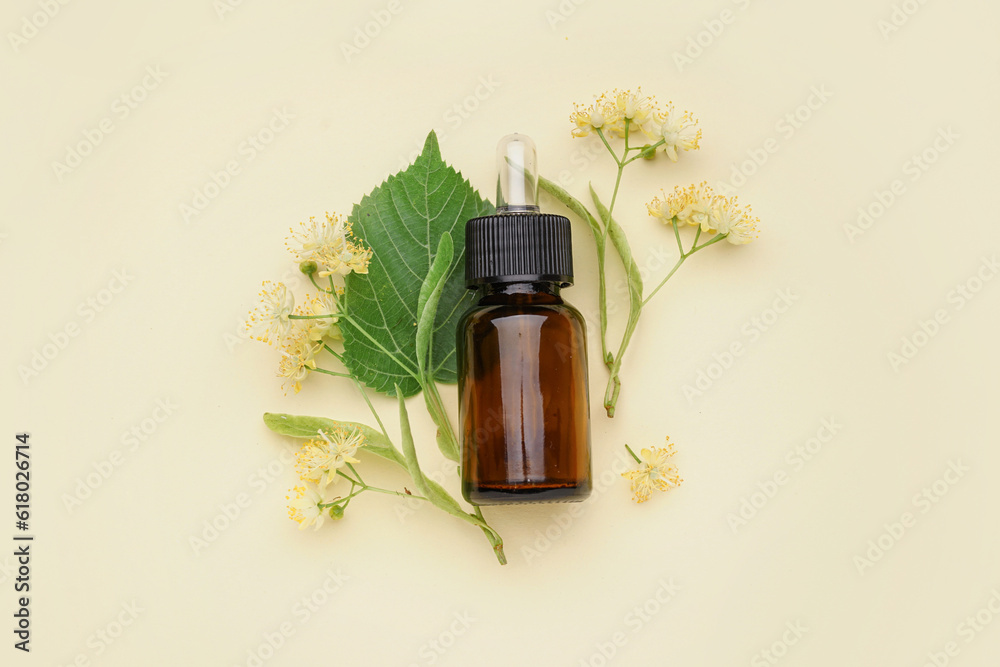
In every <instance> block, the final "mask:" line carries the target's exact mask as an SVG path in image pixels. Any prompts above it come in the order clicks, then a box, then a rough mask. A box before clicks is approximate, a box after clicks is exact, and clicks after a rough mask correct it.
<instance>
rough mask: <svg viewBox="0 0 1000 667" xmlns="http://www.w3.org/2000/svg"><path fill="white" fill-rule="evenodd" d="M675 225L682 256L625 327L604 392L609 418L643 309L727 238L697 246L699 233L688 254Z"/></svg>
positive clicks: (612, 413) (643, 301) (719, 236)
mask: <svg viewBox="0 0 1000 667" xmlns="http://www.w3.org/2000/svg"><path fill="white" fill-rule="evenodd" d="M673 223H674V224H673V227H674V234H675V236H676V238H677V243H678V248H680V249H681V255H680V257H678V258H677V263H676V264H674V268H672V269H670V272H669V273H668V274H667V275H666V276H665V277H664V278H663V280H661V281H660V284H658V285H657V286H656V287H655V288H654V289H653V291H652V292H650V293H649V296H647V297H646V298H645V299H643V300H642V303H641V304H639V308H638V309H637V311H636V312H635V316H634V317H630V318H629V321H628V323H627V324H626V326H625V334H624V336H622V343H621V345H620V346H619V348H618V354H617V355H615V363H614V365H613V367H612V368H611V378H610V379H609V380H608V385H607V388H606V390H605V392H604V407H605V409H606V410H607V412H608V416H609V417H614V414H615V405H616V404H617V403H618V394H619V393H620V392H621V378H620V377H619V371H620V370H621V362H622V358H623V357H624V356H625V350H627V349H628V346H629V343H630V342H631V341H632V334H633V333H635V328H636V326H637V325H638V323H639V317H640V316H641V315H642V308H643V307H644V306H645V305H646V304H647V303H649V300H650V299H652V298H653V297H654V296H655V295H656V293H657V292H659V291H660V288H662V287H663V286H664V285H666V284H667V281H668V280H670V278H671V277H673V275H674V274H675V273H676V272H677V269H679V268H680V267H681V265H682V264H684V262H685V261H687V258H688V257H690V256H691V255H693V254H694V253H696V252H698V251H699V250H702V249H704V248H707V247H708V246H710V245H712V244H713V243H718V242H719V241H721V240H722V239H724V238H726V234H717V235H716V236H714V237H713V238H712V239H711V240H709V241H706V242H705V243H703V244H701V245H695V244H696V243H697V241H698V237H699V236H700V233H698V234H695V239H694V241H693V242H692V243H691V248H690V249H689V250H688V251H687V252H684V249H683V246H682V245H681V241H680V232H679V231H678V230H677V220H676V219H674V221H673ZM700 230H701V228H700V227H699V232H700Z"/></svg>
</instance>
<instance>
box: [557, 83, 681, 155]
mask: <svg viewBox="0 0 1000 667" xmlns="http://www.w3.org/2000/svg"><path fill="white" fill-rule="evenodd" d="M570 121H572V122H573V124H574V125H576V128H575V129H574V130H573V136H574V137H586V136H587V135H589V134H590V133H591V132H594V133H596V134H598V135H600V136H601V138H602V139H603V138H604V136H605V134H609V135H611V136H616V137H627V135H628V134H629V133H631V132H642V133H643V134H644V135H646V137H648V138H649V139H651V140H654V141H656V143H655V144H651V145H649V146H648V147H646V148H645V149H644V153H648V152H649V151H652V150H655V149H656V148H658V147H659V146H663V149H664V152H665V153H666V154H667V157H669V158H670V159H671V160H672V161H673V162H677V151H690V150H695V149H697V148H698V142H699V141H700V140H701V130H700V129H698V121H696V120H695V119H694V116H693V115H691V113H690V112H687V111H685V112H683V113H680V112H677V111H676V110H675V109H674V105H673V103H669V102H668V103H667V105H666V106H665V107H664V108H662V109H661V108H660V107H659V105H658V104H657V102H656V100H655V99H654V98H653V97H652V96H647V95H644V94H643V92H642V89H641V88H636V90H635V92H632V91H631V90H625V91H619V90H614V91H612V92H610V93H604V94H602V95H601V96H600V97H598V98H597V100H596V101H595V102H594V103H593V104H592V105H590V106H589V107H585V106H583V105H580V104H577V105H575V110H574V111H573V113H572V114H570ZM648 154H649V155H652V153H648Z"/></svg>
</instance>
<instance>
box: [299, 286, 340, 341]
mask: <svg viewBox="0 0 1000 667" xmlns="http://www.w3.org/2000/svg"><path fill="white" fill-rule="evenodd" d="M336 312H337V305H336V303H335V302H334V300H333V295H332V294H330V293H329V292H321V293H320V295H319V296H307V297H306V302H305V303H304V304H303V308H302V312H301V314H302V315H331V314H333V313H336ZM338 320H339V318H338V317H320V318H316V319H311V320H302V321H303V322H306V323H307V324H306V326H307V327H308V336H309V340H311V341H315V342H317V343H322V341H323V339H324V338H335V339H338V340H339V339H340V338H341V337H342V336H341V335H340V327H339V326H338V325H337V322H338Z"/></svg>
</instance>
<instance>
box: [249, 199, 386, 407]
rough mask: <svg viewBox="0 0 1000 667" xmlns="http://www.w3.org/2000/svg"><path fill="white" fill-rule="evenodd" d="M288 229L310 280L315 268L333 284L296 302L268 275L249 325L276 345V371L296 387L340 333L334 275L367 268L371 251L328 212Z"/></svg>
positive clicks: (258, 336) (339, 290)
mask: <svg viewBox="0 0 1000 667" xmlns="http://www.w3.org/2000/svg"><path fill="white" fill-rule="evenodd" d="M289 231H290V235H289V237H288V242H287V244H286V245H287V246H288V249H289V250H290V251H291V253H292V255H294V256H295V258H296V259H297V260H299V262H300V268H301V269H302V272H303V273H305V274H306V275H308V276H309V277H310V280H313V274H316V275H319V276H321V277H326V278H327V279H328V281H329V283H330V287H329V289H327V288H320V287H319V285H316V287H317V288H318V289H320V292H319V294H317V295H306V298H305V301H304V302H303V303H302V304H301V305H299V306H298V307H296V305H295V296H294V295H293V294H292V292H291V290H289V289H288V287H287V286H286V285H285V284H284V283H281V282H271V281H269V280H265V281H264V282H263V284H262V285H263V286H262V289H261V291H260V304H259V305H258V306H257V307H256V308H255V309H254V310H252V311H250V314H249V315H248V316H247V320H246V323H245V326H246V330H247V332H248V334H249V335H250V337H251V338H254V339H256V340H259V341H261V342H264V343H267V344H268V345H273V346H275V347H277V348H278V351H279V352H280V353H281V359H280V360H279V362H278V376H279V377H282V378H285V385H286V387H287V385H288V384H291V386H292V387H293V388H294V389H295V393H298V392H299V391H300V390H301V389H302V380H303V379H305V377H306V375H308V374H309V372H310V371H312V370H314V369H315V368H316V361H315V357H316V354H317V353H318V352H320V351H321V350H322V349H323V347H324V345H325V343H324V341H325V340H337V339H339V338H340V337H341V336H340V329H339V328H338V326H337V322H338V319H339V315H340V306H339V298H340V297H341V296H342V295H343V288H341V287H337V286H335V285H334V284H333V276H334V275H339V276H345V275H347V274H349V273H351V272H352V271H353V272H354V273H368V263H369V262H370V261H371V256H372V251H371V250H370V249H367V248H364V247H362V245H361V244H360V242H359V241H357V240H356V239H354V238H353V237H352V236H351V225H350V223H349V222H347V221H345V220H343V219H342V218H341V217H339V216H337V215H331V214H329V213H327V214H326V219H325V220H316V218H314V217H311V218H309V222H308V223H301V225H300V228H299V229H298V230H295V229H291V230H289ZM313 282H314V284H315V280H313Z"/></svg>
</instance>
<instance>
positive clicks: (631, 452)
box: [625, 445, 642, 463]
mask: <svg viewBox="0 0 1000 667" xmlns="http://www.w3.org/2000/svg"><path fill="white" fill-rule="evenodd" d="M625 449H627V450H628V453H629V454H631V455H632V458H634V459H635V462H636V463H642V459H640V458H639V457H638V456H636V455H635V452H633V451H632V448H631V447H629V446H628V445H625Z"/></svg>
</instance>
